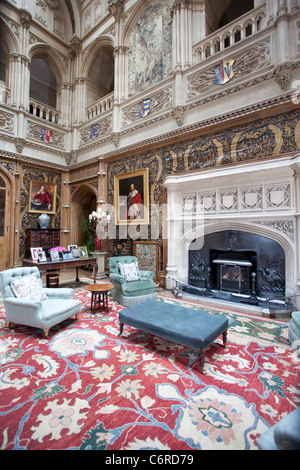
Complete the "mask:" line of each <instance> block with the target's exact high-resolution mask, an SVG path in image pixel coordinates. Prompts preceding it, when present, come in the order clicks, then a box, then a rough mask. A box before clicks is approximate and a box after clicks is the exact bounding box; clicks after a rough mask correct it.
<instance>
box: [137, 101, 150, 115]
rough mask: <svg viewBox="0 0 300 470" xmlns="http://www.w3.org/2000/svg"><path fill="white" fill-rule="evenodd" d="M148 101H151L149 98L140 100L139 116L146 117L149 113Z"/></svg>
mask: <svg viewBox="0 0 300 470" xmlns="http://www.w3.org/2000/svg"><path fill="white" fill-rule="evenodd" d="M150 101H151V99H150V98H147V99H146V100H142V101H141V102H140V103H139V106H140V112H139V116H140V117H146V116H147V114H149V113H150Z"/></svg>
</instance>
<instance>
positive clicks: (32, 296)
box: [0, 267, 81, 337]
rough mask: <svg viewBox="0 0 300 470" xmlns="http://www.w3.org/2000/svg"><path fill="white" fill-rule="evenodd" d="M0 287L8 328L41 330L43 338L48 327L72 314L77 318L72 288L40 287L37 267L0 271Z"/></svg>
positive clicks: (77, 304)
mask: <svg viewBox="0 0 300 470" xmlns="http://www.w3.org/2000/svg"><path fill="white" fill-rule="evenodd" d="M0 288H1V293H2V297H3V302H4V307H5V311H6V320H7V326H8V327H9V326H10V323H11V322H12V323H17V324H20V325H27V326H33V327H36V328H41V329H42V330H43V331H44V334H45V336H46V337H47V336H48V333H49V329H50V328H51V327H52V326H54V325H57V324H58V323H60V322H62V321H63V320H66V319H67V318H70V317H72V316H73V315H75V316H76V318H77V317H78V315H79V313H80V310H81V303H80V301H79V300H74V299H73V294H74V290H73V289H71V288H68V287H62V288H51V287H44V288H43V285H42V280H41V275H40V271H39V270H38V268H37V267H31V268H27V267H23V268H12V269H7V270H5V271H1V272H0Z"/></svg>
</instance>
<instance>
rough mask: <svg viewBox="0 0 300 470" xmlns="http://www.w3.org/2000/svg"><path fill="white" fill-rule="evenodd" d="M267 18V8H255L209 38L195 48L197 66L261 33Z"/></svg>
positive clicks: (194, 54)
mask: <svg viewBox="0 0 300 470" xmlns="http://www.w3.org/2000/svg"><path fill="white" fill-rule="evenodd" d="M265 17H266V10H265V7H260V8H255V9H253V10H251V11H250V12H248V13H245V14H244V15H243V16H240V17H239V18H238V19H236V20H234V21H232V22H231V23H229V24H227V25H226V26H224V27H223V28H220V29H218V30H217V31H215V32H214V33H212V34H210V35H209V36H207V37H206V38H205V39H203V41H201V42H199V43H198V44H196V45H195V46H194V47H193V56H194V62H195V64H197V63H199V62H201V61H202V60H205V59H207V58H208V57H211V56H212V55H214V54H217V53H218V52H220V51H223V50H224V49H226V48H227V47H230V46H233V45H234V44H237V43H238V42H240V41H243V39H245V38H247V37H249V36H252V35H253V34H255V33H257V32H258V31H261V30H262V29H263V28H264V20H265Z"/></svg>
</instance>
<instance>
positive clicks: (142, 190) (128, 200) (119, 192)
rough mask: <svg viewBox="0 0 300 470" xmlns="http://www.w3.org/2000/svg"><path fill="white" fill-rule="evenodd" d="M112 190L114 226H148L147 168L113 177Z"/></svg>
mask: <svg viewBox="0 0 300 470" xmlns="http://www.w3.org/2000/svg"><path fill="white" fill-rule="evenodd" d="M114 188H115V191H114V194H115V200H114V206H115V213H116V224H117V225H130V224H136V225H139V224H149V173H148V168H145V169H142V170H137V171H131V172H128V173H123V174H121V175H115V178H114Z"/></svg>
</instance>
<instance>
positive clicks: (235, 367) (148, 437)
mask: <svg viewBox="0 0 300 470" xmlns="http://www.w3.org/2000/svg"><path fill="white" fill-rule="evenodd" d="M75 296H76V298H78V299H80V300H81V302H82V312H81V314H80V316H79V319H78V320H77V321H75V320H74V321H73V320H72V319H71V320H70V321H66V322H64V323H62V324H60V325H58V326H57V327H55V328H53V329H52V330H51V331H50V336H49V338H48V339H44V338H43V336H42V333H41V331H39V330H37V329H33V328H29V327H25V326H20V325H19V326H16V327H15V328H14V329H12V330H8V329H7V328H6V327H5V312H4V308H3V304H2V303H0V449H7V450H12V449H28V450H29V449H32V450H34V449H52V450H55V449H57V450H58V449H69V450H72V449H74V450H75V449H76V450H79V449H80V450H81V449H85V450H97V449H99V450H124V451H125V450H127V451H130V450H142V449H148V450H149V449H150V450H160V451H162V450H164V451H169V450H182V451H183V450H185V451H192V450H198V449H199V450H200V449H204V450H209V449H214V450H217V449H220V450H224V449H233V450H238V449H257V445H256V439H257V437H258V436H259V435H260V434H261V433H263V432H264V431H266V429H267V428H268V427H269V426H272V425H273V424H274V423H275V422H277V421H278V420H279V419H281V418H282V417H283V416H284V415H286V414H287V413H289V412H290V411H292V410H293V409H294V408H295V407H297V406H299V403H300V390H299V361H297V358H296V357H295V355H294V354H293V352H292V350H291V348H290V345H289V342H288V339H287V332H288V322H284V321H278V320H269V319H265V318H262V317H256V316H249V315H243V314H239V313H235V312H233V311H228V310H224V311H222V312H220V311H219V310H217V309H214V308H205V307H203V309H204V310H205V311H208V312H210V313H211V314H214V313H219V314H221V315H227V316H228V317H229V318H230V319H231V326H230V329H229V332H228V343H227V345H228V348H227V349H224V348H223V347H222V338H219V339H218V340H217V341H216V342H215V343H213V344H212V345H211V346H210V347H209V348H208V349H207V351H206V356H205V369H204V370H205V373H204V374H201V373H200V371H199V360H198V351H195V350H192V349H189V348H187V347H184V346H181V345H179V344H176V343H172V342H169V341H166V340H164V339H162V338H159V337H156V336H152V335H150V334H147V333H145V332H143V331H140V330H136V329H134V328H131V327H128V326H125V327H124V332H123V335H122V336H121V337H118V332H119V325H118V312H119V309H120V308H121V307H120V306H119V305H118V304H117V303H116V302H114V301H112V300H109V312H108V313H107V314H106V313H101V312H98V313H97V314H96V315H94V314H91V312H90V310H89V308H90V293H88V292H87V291H85V290H84V289H77V290H76V292H75ZM160 300H161V302H162V308H163V302H175V303H181V304H183V305H185V306H187V307H193V308H195V309H200V308H201V306H200V305H199V304H193V303H190V302H184V301H179V300H173V299H169V298H162V297H160Z"/></svg>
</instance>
